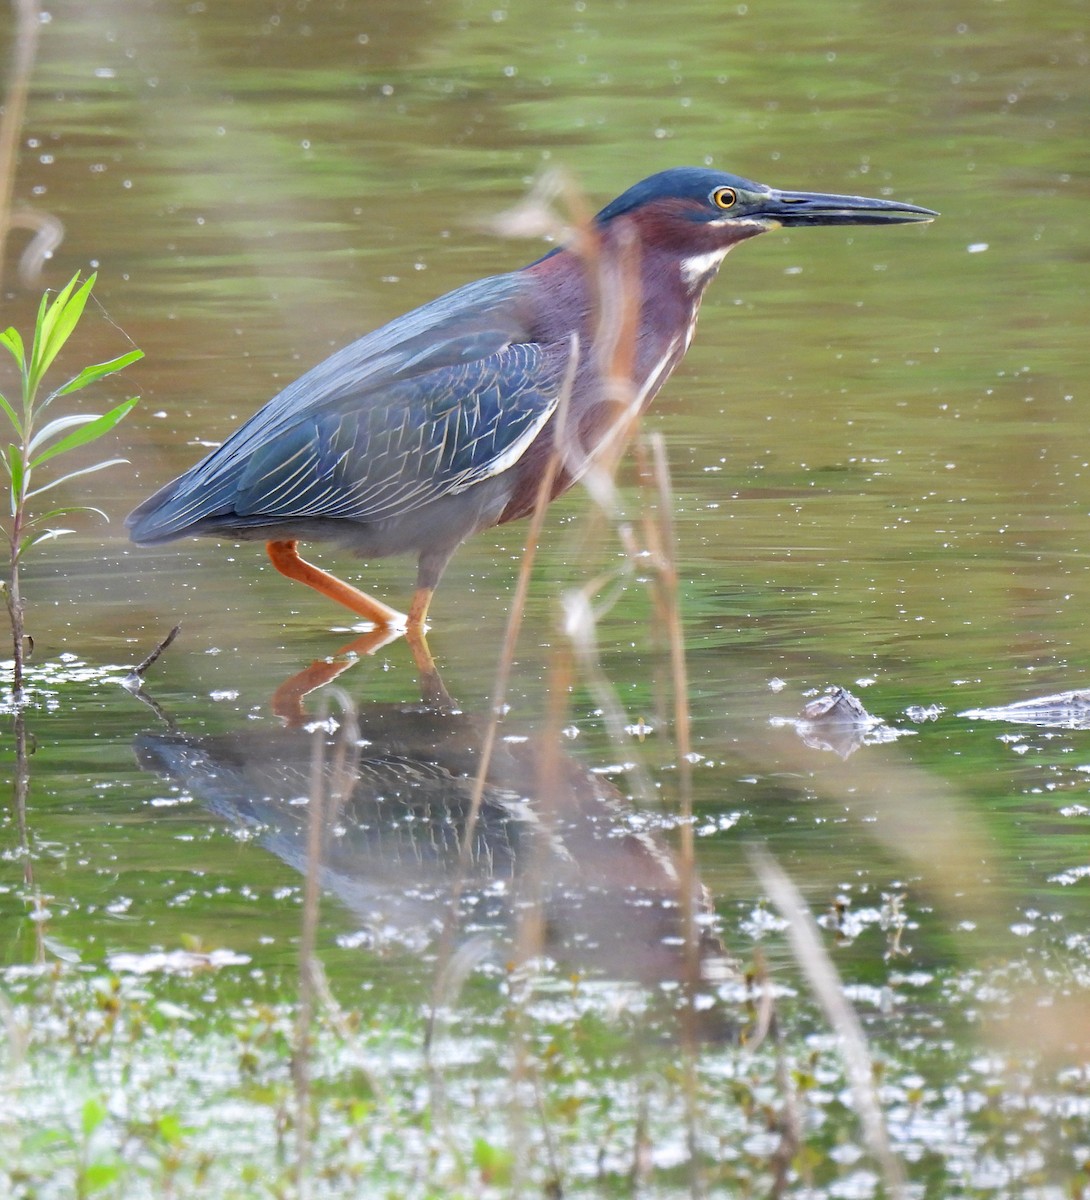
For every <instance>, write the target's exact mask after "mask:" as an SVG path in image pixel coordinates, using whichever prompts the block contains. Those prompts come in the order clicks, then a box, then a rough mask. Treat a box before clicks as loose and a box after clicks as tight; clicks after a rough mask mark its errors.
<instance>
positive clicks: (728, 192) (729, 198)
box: [712, 187, 738, 208]
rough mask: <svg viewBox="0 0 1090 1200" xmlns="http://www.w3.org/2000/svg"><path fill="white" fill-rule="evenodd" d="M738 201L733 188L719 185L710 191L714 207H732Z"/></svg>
mask: <svg viewBox="0 0 1090 1200" xmlns="http://www.w3.org/2000/svg"><path fill="white" fill-rule="evenodd" d="M737 201H738V193H737V192H736V191H735V190H734V188H728V187H721V188H716V189H715V191H714V192H712V203H713V204H714V205H715V207H716V208H733V207H734V205H735V204H736V203H737Z"/></svg>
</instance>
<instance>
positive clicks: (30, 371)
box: [27, 272, 79, 399]
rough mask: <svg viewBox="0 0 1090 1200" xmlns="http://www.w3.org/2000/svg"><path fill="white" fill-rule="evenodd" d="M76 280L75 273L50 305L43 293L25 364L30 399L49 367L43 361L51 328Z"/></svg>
mask: <svg viewBox="0 0 1090 1200" xmlns="http://www.w3.org/2000/svg"><path fill="white" fill-rule="evenodd" d="M78 279H79V273H78V272H77V273H76V274H75V275H73V276H72V278H71V279H70V280H69V281H68V282H67V283H66V284H65V285H64V287H62V288H61V290H60V291H59V292H58V293H57V295H56V297H55V298H54V300H53V302H52V303H50V301H49V293H48V292H45V293H43V295H42V302H41V304H39V305H38V317H37V320H36V321H35V322H34V345H33V348H32V349H31V352H30V362H29V363H28V364H27V376H28V384H27V390H28V392H29V398H31V399H32V398H33V396H34V393H35V392H36V391H37V390H38V384H39V383H40V382H41V379H42V376H43V375H44V374H45V371H46V368H47V367H48V366H49V363H48V362H45V361H44V359H45V352H46V347H47V346H48V345H49V339H50V337H51V335H52V333H53V328H54V326H55V325H56V324H57V318H58V317H59V316H60V314H61V311H62V309H63V308H64V305H65V304H66V303H67V302H68V297H69V296H70V295H71V292H72V289H73V288H74V287H75V286H76V281H77V280H78ZM50 361H52V360H50Z"/></svg>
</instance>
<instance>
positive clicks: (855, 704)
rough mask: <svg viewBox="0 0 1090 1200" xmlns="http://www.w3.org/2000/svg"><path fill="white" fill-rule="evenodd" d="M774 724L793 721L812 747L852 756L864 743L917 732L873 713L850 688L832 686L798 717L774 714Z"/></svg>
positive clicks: (892, 740)
mask: <svg viewBox="0 0 1090 1200" xmlns="http://www.w3.org/2000/svg"><path fill="white" fill-rule="evenodd" d="M772 724H773V725H780V726H782V725H791V726H793V727H794V729H795V732H796V733H797V734H798V735H799V737H801V738H802V740H803V741H804V742H805V743H806V745H807V746H809V747H810V748H811V749H812V750H828V751H831V752H832V753H833V754H837V755H839V756H840V757H841V758H848V757H849V755H852V754H854V753H855V752H856V750H858V749H859V747H860V746H879V745H882V744H884V743H886V742H895V741H896V740H897V739H898V738H899V737H906V736H909V735H911V734H912V733H914V730H911V729H895V728H894V727H893V726H892V725H887V724H886V723H885V721H883V720H882V719H881V718H880V717H875V716H872V715H871V714H870V713H869V712H867V710H866V709H865V708H864V707H863V705H862V703H861V702H860V700H859V699H858V698H857V697H856V696H854V695H852V693H851V692H849V691H848V689H847V688H843V687H830V688H827V689H826V690H825V692H824V694H823V695H821V696H816V697H815V698H814V699H813V700H810V701H809V702H808V703H807V704H806V705H805V706H804V707H803V710H802V712H801V713H800V714H799V715H798V717H796V718H794V719H792V718H790V717H773V718H772Z"/></svg>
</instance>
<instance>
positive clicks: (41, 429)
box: [0, 275, 144, 707]
mask: <svg viewBox="0 0 1090 1200" xmlns="http://www.w3.org/2000/svg"><path fill="white" fill-rule="evenodd" d="M95 278H96V276H95V275H91V276H90V278H88V279H87V280H86V281H85V282H84V283H83V284H82V286H80V287H78V288H77V286H76V285H77V284H78V283H79V276H78V275H74V276H73V277H72V278H71V279H70V280H69V281H68V283H67V284H66V285H65V286H64V287H63V288H61V290H60V291H59V292H57V294H56V295H55V296H54V297H53V298H52V300H51V299H50V297H49V293H48V292H46V294H45V295H44V296H42V302H41V304H40V305H39V306H38V317H37V320H36V321H35V325H34V338H33V341H32V343H31V346H30V352H29V353H27V349H26V346H25V345H24V343H23V339H22V338H21V337H20V336H19V333H18V332H17V331H16V330H15V329H14V328H8V329H6V330H4V332H3V333H0V345H2V346H3V347H4V348H5V349H6V350H7V351H8V352H9V353H10V354H11V356H12V358H14V359H15V363H16V365H17V367H18V369H19V374H20V378H21V383H22V394H21V397H20V398H19V399H18V400H17V401H16V402H15V403H12V402H11V401H9V400H8V399H7V398H6V397H5V396H3V395H0V410H2V412H3V414H4V416H5V417H7V419H8V421H9V422H10V423H11V428H12V431H13V434H14V437H13V439H12V440H11V441H10V442H9V444H8V445H7V446H6V448H3V449H2V450H0V460H2V462H3V465H4V470H5V471H6V473H7V476H8V482H9V484H10V493H11V506H10V510H11V523H10V525H9V526H8V527H7V529H6V531H5V532H6V534H7V540H8V544H9V548H10V556H9V568H10V569H9V572H8V578H7V581H6V584H5V588H4V591H5V599H6V600H7V606H8V614H9V616H10V618H11V632H12V639H13V644H14V650H15V655H14V664H15V665H14V670H13V678H12V693H13V699H14V702H15V705H16V707H18V706H19V705H20V704H21V703H22V699H23V674H24V658H23V653H24V650H23V647H24V641H25V637H24V634H25V630H24V624H23V600H22V592H21V589H20V586H19V568H20V564H21V562H22V559H23V556H24V555H25V554H26V552H27V551H28V550H29V549H30V547H31V546H34V545H37V544H38V543H39V542H43V541H46V540H48V539H50V538H57V537H61V536H62V535H63V534H66V533H71V532H73V531H72V530H70V529H61V528H58V527H56V526H53V525H52V524H51V522H53V521H56V520H57V519H58V518H61V517H66V516H68V515H70V514H71V513H74V512H97V513H100V515H102V516H105V514H104V513H102V512H101V510H100V509H96V508H92V507H91V506H90V505H85V504H79V505H65V506H63V507H58V508H52V509H47V510H46V511H43V512H33V511H32V510H31V505H32V503H33V502H34V501H36V500H37V499H38V498H39V497H40V496H42V495H43V494H44V493H46V492H48V491H50V490H51V489H52V488H55V487H58V486H59V485H61V484H64V483H68V481H69V480H71V479H75V478H76V476H78V475H87V474H90V473H91V472H92V471H101V470H102V469H103V468H104V467H111V466H113V465H114V464H115V463H119V462H124V461H125V460H124V459H121V458H109V459H106V460H105V461H103V462H98V463H94V464H92V465H91V466H84V467H79V468H77V469H76V470H74V471H69V472H67V473H66V474H62V475H57V474H54V473H53V472H52V471H50V472H49V473H48V474H47V477H46V478H45V480H44V482H43V480H42V468H43V467H45V466H46V465H47V464H49V463H52V462H54V460H56V459H58V458H60V457H61V456H62V455H65V454H68V453H69V452H70V451H72V450H76V449H78V448H79V447H81V446H86V445H87V444H88V443H89V442H93V441H95V440H96V439H97V438H100V437H102V435H103V434H105V433H109V431H110V430H111V429H113V428H114V426H115V425H116V424H117V423H118V422H119V421H120V420H122V418H124V417H125V416H126V415H127V414H128V412H129V411H130V410H131V409H132V407H133V405H135V404H136V401H137V397H135V396H133V397H131V398H130V399H128V400H124V401H122V403H121V404H118V405H117V406H116V407H115V408H111V409H110V411H109V412H106V413H102V414H91V415H87V414H82V413H81V414H76V415H69V416H52V417H51V419H49V420H46V414H47V411H48V410H49V408H50V406H51V405H52V404H53V403H54V401H56V400H57V399H59V398H60V397H61V396H67V395H70V394H71V393H72V392H78V391H80V390H81V389H82V388H85V387H87V386H88V385H89V384H92V383H96V382H97V381H98V380H100V379H102V378H104V377H105V376H107V375H112V374H113V373H114V372H115V371H120V370H122V369H123V368H124V367H127V366H128V365H129V364H130V363H133V362H136V360H137V359H139V358H143V356H144V355H143V351H141V350H130V351H129V352H128V353H127V354H122V355H121V356H120V357H119V358H113V359H111V360H110V361H109V362H103V363H96V364H94V365H93V366H89V367H84V368H83V370H82V371H80V372H79V373H78V374H76V375H74V376H72V378H71V379H69V380H68V381H67V382H66V383H63V384H61V386H60V387H58V388H54V389H53V391H51V392H49V393H48V394H45V395H44V396H43V395H40V393H42V391H43V389H42V383H43V380H44V378H45V375H46V372H47V371H48V370H49V368H50V367H51V366H52V365H53V362H54V360H55V359H56V357H57V355H58V354H59V353H60V352H61V350H62V349H63V347H64V345H65V343H66V342H67V341H68V339H69V338H70V337H71V335H72V333H73V331H74V330H75V328H76V326H77V325H78V324H79V320H80V317H82V315H83V310H84V308H85V307H86V305H87V299H88V297H89V296H90V294H91V289H92V288H93V287H94V286H95ZM0 445H2V442H0Z"/></svg>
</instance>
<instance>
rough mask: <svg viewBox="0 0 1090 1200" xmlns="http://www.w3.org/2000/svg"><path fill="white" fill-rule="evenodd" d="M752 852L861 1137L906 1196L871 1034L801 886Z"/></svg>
mask: <svg viewBox="0 0 1090 1200" xmlns="http://www.w3.org/2000/svg"><path fill="white" fill-rule="evenodd" d="M749 857H750V862H751V864H752V866H753V870H754V872H755V874H756V875H757V878H758V880H759V881H760V884H761V886H762V887H763V888H764V890H765V892H766V893H767V895H768V898H769V899H770V900H771V901H772V903H773V904H774V905H775V906H776V908H777V909H778V910H779V912H780V915H781V916H782V917H783V918H784V920H786V921H787V937H788V941H789V942H790V944H791V951H792V954H793V955H794V958H795V961H796V962H797V963H798V965H799V967H800V968H801V970H802V972H803V974H804V975H805V976H806V979H807V981H808V982H809V984H810V988H811V990H812V991H813V993H814V996H815V998H816V999H817V1001H818V1003H819V1004H820V1005H821V1008H822V1011H823V1012H824V1013H825V1017H826V1020H827V1021H828V1022H829V1024H830V1026H831V1027H832V1029H833V1031H834V1033H836V1035H837V1037H838V1038H839V1039H840V1045H841V1057H842V1059H843V1062H844V1068H845V1072H846V1074H847V1077H848V1086H849V1088H850V1090H851V1094H852V1100H853V1102H854V1104H855V1110H856V1113H857V1115H858V1117H859V1125H860V1129H861V1131H862V1134H863V1140H864V1143H865V1144H866V1146H867V1148H868V1149H869V1151H870V1153H871V1155H872V1156H873V1158H874V1159H875V1161H876V1162H877V1163H878V1165H879V1167H880V1169H881V1172H882V1175H883V1178H884V1182H885V1189H886V1194H887V1195H888V1196H890V1197H891V1198H892V1200H904V1198H905V1197H906V1195H907V1191H906V1181H905V1174H904V1168H903V1167H902V1165H901V1160H900V1159H899V1158H898V1157H897V1156H896V1155H895V1154H894V1153H893V1148H892V1146H891V1145H890V1141H889V1135H888V1134H887V1132H886V1125H885V1120H884V1119H883V1116H882V1106H881V1101H880V1100H879V1097H878V1093H877V1090H876V1088H875V1085H874V1069H873V1065H872V1062H871V1057H870V1052H869V1050H868V1047H867V1037H866V1034H865V1033H864V1032H863V1027H862V1025H860V1023H859V1018H858V1017H857V1016H856V1014H855V1010H854V1009H853V1008H852V1006H851V1005H850V1004H849V1003H848V1001H847V1000H846V999H845V997H844V991H843V988H842V986H841V982H840V976H839V975H838V973H837V970H836V967H835V966H834V965H833V961H832V959H831V958H830V957H829V955H828V954H827V953H826V950H825V947H824V946H823V945H822V942H821V935H820V933H819V932H818V927H817V923H816V922H815V920H814V918H813V914H812V913H811V912H810V910H809V908H808V907H807V905H806V902H805V900H803V898H802V895H801V894H800V892H799V890H798V888H796V887H795V885H794V883H792V881H791V879H790V878H789V877H788V875H787V873H786V872H785V871H784V870H783V869H782V868H781V867H780V865H779V864H778V863H777V862H776V861H775V859H774V858H773V857H772V856H771V855H770V854H769V853H768V852H767V851H765V850H762V849H760V848H759V847H756V846H754V847H751V849H750V852H749Z"/></svg>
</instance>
